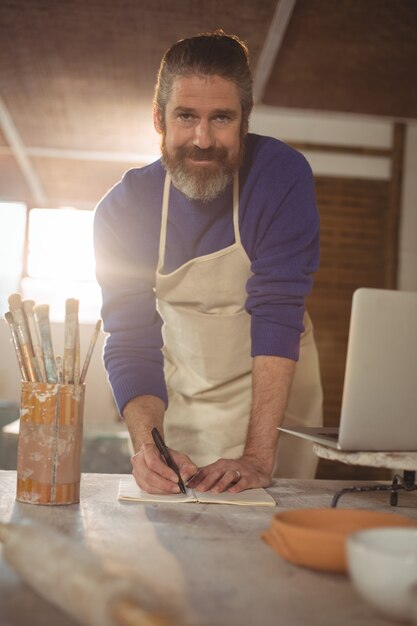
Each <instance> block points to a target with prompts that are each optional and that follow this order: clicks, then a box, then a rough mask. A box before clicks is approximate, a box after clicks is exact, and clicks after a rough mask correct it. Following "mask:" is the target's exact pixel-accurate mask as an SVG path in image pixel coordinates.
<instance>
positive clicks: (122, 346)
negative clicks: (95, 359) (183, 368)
mask: <svg viewBox="0 0 417 626" xmlns="http://www.w3.org/2000/svg"><path fill="white" fill-rule="evenodd" d="M140 191H141V193H139V194H138V190H137V189H135V185H134V174H133V173H132V172H128V173H127V174H126V175H125V177H124V179H123V180H122V181H121V182H120V183H119V184H118V185H116V186H115V187H114V188H113V189H112V190H111V191H110V192H109V194H108V195H107V196H105V197H104V199H103V200H101V202H100V203H99V205H98V206H97V208H96V212H95V220H94V248H95V255H96V275H97V280H98V282H99V284H100V287H101V291H102V318H103V322H104V326H103V328H104V331H105V332H106V333H109V334H108V336H107V338H106V343H105V348H104V364H105V367H106V370H107V372H108V376H109V381H110V384H111V387H112V390H113V395H114V398H115V401H116V404H117V407H118V409H119V411H120V413H122V412H123V409H124V407H125V405H126V404H127V403H128V402H129V400H131V399H133V398H134V397H136V396H139V395H148V394H149V395H155V396H157V397H159V398H161V399H162V400H163V401H164V402H165V403H167V391H166V385H165V380H164V374H163V356H162V352H161V348H162V334H161V326H162V322H161V318H160V316H159V314H158V312H157V310H156V302H155V292H154V284H155V267H156V263H157V258H156V251H157V249H158V246H157V243H156V241H155V237H156V236H157V234H156V233H158V234H159V224H157V223H156V222H157V220H158V219H160V215H158V213H157V212H156V215H157V220H156V221H155V218H149V217H147V214H146V213H144V212H142V211H141V210H140V208H139V207H138V203H139V202H140V203H142V202H146V193H145V192H143V190H140ZM153 195H154V196H155V193H154V194H153ZM139 199H140V200H139ZM157 200H158V199H157ZM159 202H160V199H159ZM148 214H149V215H152V211H149V212H148ZM149 220H151V223H149Z"/></svg>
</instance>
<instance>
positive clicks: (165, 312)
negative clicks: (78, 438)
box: [155, 174, 321, 477]
mask: <svg viewBox="0 0 417 626" xmlns="http://www.w3.org/2000/svg"><path fill="white" fill-rule="evenodd" d="M169 188H170V176H169V175H168V174H167V175H166V177H165V186H164V194H163V202H162V219H161V233H160V242H159V260H158V266H157V271H156V289H155V290H156V298H157V306H158V310H159V312H160V314H161V317H162V319H163V321H164V325H163V329H162V333H163V339H164V349H163V352H164V359H165V365H164V367H165V379H166V383H167V387H168V401H169V404H168V408H167V411H166V413H165V419H164V432H165V438H166V442H167V444H168V445H169V446H170V447H172V448H174V449H176V450H180V451H181V452H184V453H185V454H187V455H188V456H190V458H191V459H192V460H193V461H194V462H195V463H196V464H197V465H198V466H202V465H206V464H208V463H211V462H213V461H215V460H217V459H219V458H221V457H223V458H237V457H239V456H240V455H241V454H242V452H243V448H244V443H245V438H246V432H247V427H248V422H249V415H250V410H251V398H252V384H251V372H252V358H251V356H250V352H251V339H250V315H249V314H248V313H247V311H246V310H245V302H246V299H247V292H246V283H247V280H248V279H249V278H250V276H251V275H252V273H251V270H250V265H251V263H250V260H249V258H248V256H247V254H246V252H245V250H244V248H243V245H242V243H241V240H240V232H239V222H238V219H239V214H238V211H239V185H238V177H237V176H235V178H234V184H233V225H234V233H235V243H234V244H232V245H230V246H228V247H227V248H224V249H223V250H219V251H217V252H213V253H211V254H206V255H204V256H200V257H197V258H195V259H191V260H190V261H188V262H187V263H184V265H182V266H181V267H179V268H178V269H176V270H175V271H173V272H171V273H169V274H164V273H163V267H164V257H165V242H166V229H167V218H168V204H169ZM304 323H305V332H304V333H303V335H302V338H301V346H300V361H299V362H298V363H297V366H296V374H295V378H294V382H293V386H292V389H291V394H290V395H291V397H290V399H289V402H288V411H287V416H286V419H285V423H287V424H300V425H308V424H313V423H314V424H320V423H321V385H320V376H319V372H318V359H317V353H316V349H315V344H314V339H313V334H312V326H311V322H310V320H309V318H308V316H307V315H306V316H305V318H304ZM301 379H302V380H301ZM305 383H306V384H305ZM304 389H305V391H304ZM307 395H308V396H309V397H307ZM300 413H301V414H300ZM281 438H282V440H283V441H282V443H285V446H283V445H281V441H280V444H279V446H278V468H277V469H278V472H279V475H282V476H287V477H290V476H294V477H302V476H305V477H310V476H313V475H314V471H315V468H316V458H315V456H314V455H313V454H312V452H311V446H310V448H308V447H307V453H306V451H305V450H304V446H303V445H301V455H300V454H298V453H297V449H298V448H299V446H300V443H301V444H303V443H304V442H303V441H302V440H300V439H299V438H297V437H291V436H287V437H286V439H288V441H285V442H284V437H282V436H281V437H280V439H281ZM284 447H285V449H284ZM281 448H283V449H282V450H281ZM289 448H291V449H289ZM294 455H295V456H296V458H294Z"/></svg>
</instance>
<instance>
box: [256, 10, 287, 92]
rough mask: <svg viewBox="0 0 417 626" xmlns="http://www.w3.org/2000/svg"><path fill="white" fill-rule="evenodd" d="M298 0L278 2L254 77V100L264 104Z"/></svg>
mask: <svg viewBox="0 0 417 626" xmlns="http://www.w3.org/2000/svg"><path fill="white" fill-rule="evenodd" d="M296 2H297V0H278V2H277V6H276V9H275V13H274V17H273V18H272V22H271V26H270V28H269V30H268V34H267V36H266V39H265V43H264V46H263V48H262V50H261V53H260V55H259V58H258V63H257V65H256V69H255V71H254V75H253V100H254V103H255V104H259V103H260V102H262V98H263V95H264V92H265V87H266V84H267V82H268V79H269V76H270V74H271V71H272V68H273V66H274V63H275V61H276V59H277V57H278V54H279V50H280V48H281V45H282V42H283V41H284V37H285V33H286V31H287V28H288V24H289V22H290V19H291V15H292V13H293V11H294V7H295V4H296Z"/></svg>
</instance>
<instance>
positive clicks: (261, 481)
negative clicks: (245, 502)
mask: <svg viewBox="0 0 417 626" xmlns="http://www.w3.org/2000/svg"><path fill="white" fill-rule="evenodd" d="M271 484H272V480H271V475H270V474H269V473H268V472H266V471H265V470H263V469H262V467H261V465H260V464H257V463H256V460H255V459H254V458H251V457H249V456H242V457H240V458H239V459H219V460H218V461H215V462H214V463H210V465H206V466H204V467H202V468H200V470H199V471H198V473H197V474H196V475H195V476H194V477H193V478H192V479H191V480H190V481H189V482H188V485H187V486H190V487H191V488H192V489H197V491H211V492H213V493H222V492H223V491H228V492H230V493H238V492H239V491H243V490H244V489H253V488H256V487H269V486H270V485H271Z"/></svg>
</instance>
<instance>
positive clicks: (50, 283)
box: [0, 203, 101, 323]
mask: <svg viewBox="0 0 417 626" xmlns="http://www.w3.org/2000/svg"><path fill="white" fill-rule="evenodd" d="M93 218H94V212H93V211H85V210H78V209H73V208H60V209H31V210H30V211H27V208H26V206H25V205H24V204H21V203H0V296H1V298H0V303H1V309H2V310H1V314H4V312H5V311H6V310H7V308H8V304H7V296H8V295H9V294H10V293H13V292H20V293H21V294H22V297H23V298H24V299H32V300H35V302H36V303H37V304H49V306H50V319H51V320H52V321H56V322H60V321H63V320H64V318H65V300H66V299H67V298H77V299H78V300H79V301H80V309H79V319H80V322H90V323H91V322H95V321H96V320H97V319H98V318H99V317H100V306H101V294H100V288H99V286H98V284H97V282H96V280H95V273H94V272H95V269H94V268H95V261H94V249H93ZM27 219H28V223H27V233H26V220H27ZM25 233H26V256H25V254H24V251H25ZM25 259H26V261H25Z"/></svg>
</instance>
